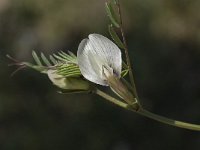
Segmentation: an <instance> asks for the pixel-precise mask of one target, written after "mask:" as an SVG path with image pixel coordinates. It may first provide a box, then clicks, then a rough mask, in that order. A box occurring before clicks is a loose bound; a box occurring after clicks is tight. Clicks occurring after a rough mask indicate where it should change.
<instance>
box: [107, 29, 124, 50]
mask: <svg viewBox="0 0 200 150" xmlns="http://www.w3.org/2000/svg"><path fill="white" fill-rule="evenodd" d="M108 30H109V33H110V35H111V37H112V39H113V40H114V41H115V43H116V44H117V45H118V46H119V47H120V48H122V49H125V46H124V44H123V43H122V41H121V40H120V38H119V36H118V35H117V33H116V32H115V30H114V29H113V26H112V25H109V26H108Z"/></svg>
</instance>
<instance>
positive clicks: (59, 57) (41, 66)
mask: <svg viewBox="0 0 200 150" xmlns="http://www.w3.org/2000/svg"><path fill="white" fill-rule="evenodd" d="M32 56H33V59H34V61H35V63H36V64H31V63H28V62H23V64H24V65H26V66H27V67H30V68H33V69H35V70H37V71H39V72H41V73H47V71H48V70H50V69H54V70H56V73H57V74H59V75H62V76H63V77H78V76H81V72H80V69H79V67H78V65H77V58H76V56H75V55H74V54H73V53H72V52H68V54H67V53H65V52H63V51H60V52H58V53H57V54H52V55H49V60H48V59H47V57H46V56H45V55H44V54H43V53H41V54H40V56H38V55H37V54H36V52H35V51H33V52H32Z"/></svg>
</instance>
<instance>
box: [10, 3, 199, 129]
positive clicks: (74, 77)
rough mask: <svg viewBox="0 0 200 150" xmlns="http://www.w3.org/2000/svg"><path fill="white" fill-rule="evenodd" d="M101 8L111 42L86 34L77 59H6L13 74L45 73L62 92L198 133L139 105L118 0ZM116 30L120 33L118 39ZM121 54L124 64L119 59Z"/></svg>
mask: <svg viewBox="0 0 200 150" xmlns="http://www.w3.org/2000/svg"><path fill="white" fill-rule="evenodd" d="M105 7H106V11H107V14H108V16H109V18H110V21H111V24H110V25H109V26H108V30H109V33H110V35H111V37H112V39H113V41H114V42H112V41H111V40H109V39H108V38H106V37H105V36H103V35H100V34H89V36H88V38H86V39H83V40H82V41H81V42H80V44H79V46H78V51H77V56H76V55H74V54H73V53H72V52H68V53H65V52H63V51H61V52H58V53H57V54H53V55H50V56H49V59H48V58H46V56H45V55H44V54H43V53H41V55H40V56H38V55H37V54H36V53H35V52H34V51H33V53H32V54H33V58H34V60H35V63H36V64H31V63H28V62H19V61H17V60H15V59H13V58H11V57H10V56H8V57H9V58H10V59H12V60H13V61H14V62H15V63H14V64H13V65H17V66H19V68H18V69H17V70H16V71H18V70H20V69H22V68H25V67H30V68H33V69H35V70H37V71H39V72H41V73H43V74H46V75H47V76H48V78H49V79H50V81H51V82H52V83H53V84H54V85H55V86H57V87H58V88H60V89H61V92H62V93H63V92H64V93H79V92H84V93H94V94H97V95H99V96H101V97H102V98H104V99H106V100H108V101H110V102H112V103H114V104H116V105H118V106H120V107H122V108H124V109H127V110H131V111H133V112H136V113H138V114H140V115H143V116H146V117H148V118H151V119H154V120H156V121H159V122H162V123H164V124H168V125H172V126H175V127H180V128H185V129H190V130H196V131H200V125H196V124H191V123H186V122H182V121H177V120H173V119H169V118H166V117H163V116H159V115H157V114H154V113H152V112H149V111H147V110H146V109H144V108H143V106H142V105H141V104H140V103H139V97H138V94H137V90H136V86H135V82H134V77H133V71H132V67H131V63H130V58H129V54H128V47H127V43H126V39H125V35H124V31H123V24H122V17H121V8H120V3H119V1H118V0H112V1H109V2H106V4H105ZM116 30H119V31H120V33H121V37H122V40H121V38H120V37H119V36H118V34H117V33H116ZM120 49H121V50H123V51H121V50H120ZM123 52H124V53H125V56H126V61H123V60H122V54H123ZM16 71H15V72H16ZM15 72H14V73H15ZM126 75H129V81H130V83H129V81H126V80H125V78H124V77H125V76H126ZM97 84H98V85H102V86H109V87H110V89H111V90H112V91H113V92H114V93H115V94H116V96H117V97H118V98H117V99H116V98H114V97H112V96H110V95H109V94H107V93H105V92H103V91H101V90H100V89H98V86H97Z"/></svg>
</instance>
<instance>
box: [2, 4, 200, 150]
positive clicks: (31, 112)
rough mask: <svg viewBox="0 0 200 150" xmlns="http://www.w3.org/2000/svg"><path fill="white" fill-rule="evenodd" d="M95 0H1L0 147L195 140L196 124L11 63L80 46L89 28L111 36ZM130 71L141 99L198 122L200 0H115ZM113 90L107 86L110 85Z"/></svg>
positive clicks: (118, 149) (62, 148) (193, 144)
mask: <svg viewBox="0 0 200 150" xmlns="http://www.w3.org/2000/svg"><path fill="white" fill-rule="evenodd" d="M104 2H105V1H101V0H84V1H83V0H73V1H72V0H71V1H70V0H48V1H47V0H0V149H1V150H19V149H20V150H23V149H24V150H36V149H37V150H45V149H47V150H145V149H152V150H188V149H191V150H199V148H200V134H199V133H198V132H192V131H187V130H183V129H177V128H174V127H170V126H167V125H162V124H160V123H157V122H154V121H152V120H149V119H146V118H143V117H141V116H138V115H137V114H134V113H132V112H128V111H126V110H123V109H121V108H118V107H117V106H114V105H113V104H111V103H109V102H107V101H105V100H104V99H102V98H100V97H98V96H95V95H85V94H76V95H60V94H58V93H57V92H56V91H57V90H58V89H57V88H56V87H54V86H53V85H52V84H51V83H50V81H49V80H48V78H47V77H46V76H45V75H42V74H39V73H37V72H35V71H33V70H29V69H28V70H23V71H20V72H18V73H17V74H16V75H15V76H14V77H10V74H11V73H12V72H13V71H14V68H11V67H8V66H7V64H9V63H10V60H8V59H6V57H5V55H6V54H10V55H11V56H13V57H15V58H17V59H19V60H22V61H30V62H33V60H32V57H31V52H32V50H35V51H37V52H40V51H42V52H44V53H45V54H46V55H48V54H52V53H53V52H56V51H58V50H63V51H67V50H71V51H73V52H74V53H76V50H77V47H78V44H79V42H80V41H81V40H82V39H83V38H86V37H87V36H88V34H90V33H100V34H103V35H105V36H108V37H109V34H108V31H107V25H108V24H109V20H108V18H107V16H106V13H105V9H104ZM121 3H122V13H123V18H124V27H125V32H126V37H127V41H128V46H129V50H130V55H131V60H132V64H133V69H134V74H135V80H136V84H137V88H138V92H139V96H140V99H141V103H142V104H143V105H144V107H145V108H147V109H148V110H151V111H153V112H155V113H158V114H161V115H164V116H168V117H171V118H177V119H180V120H184V121H189V122H194V123H199V124H200V110H199V108H200V88H199V87H200V1H199V0H151V1H149V0H126V1H121ZM108 90H109V89H108Z"/></svg>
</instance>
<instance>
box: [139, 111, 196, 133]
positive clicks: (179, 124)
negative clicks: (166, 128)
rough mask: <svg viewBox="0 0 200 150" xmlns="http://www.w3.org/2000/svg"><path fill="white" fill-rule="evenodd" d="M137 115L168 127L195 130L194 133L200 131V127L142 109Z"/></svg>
mask: <svg viewBox="0 0 200 150" xmlns="http://www.w3.org/2000/svg"><path fill="white" fill-rule="evenodd" d="M137 113H138V114H140V115H143V116H145V117H148V118H151V119H153V120H156V121H158V122H162V123H164V124H168V125H171V126H175V127H179V128H184V129H189V130H194V131H200V125H197V124H191V123H186V122H182V121H177V120H173V119H169V118H166V117H163V116H160V115H157V114H154V113H151V112H149V111H147V110H145V109H142V108H141V109H140V110H139V111H138V112H137Z"/></svg>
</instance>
